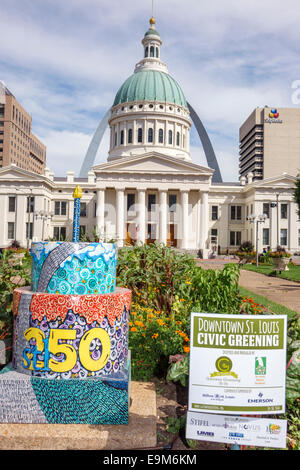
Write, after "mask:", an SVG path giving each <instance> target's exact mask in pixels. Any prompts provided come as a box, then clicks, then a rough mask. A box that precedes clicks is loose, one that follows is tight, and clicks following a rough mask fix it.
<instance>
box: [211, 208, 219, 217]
mask: <svg viewBox="0 0 300 470" xmlns="http://www.w3.org/2000/svg"><path fill="white" fill-rule="evenodd" d="M211 220H218V206H212V207H211Z"/></svg>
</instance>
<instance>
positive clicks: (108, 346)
mask: <svg viewBox="0 0 300 470" xmlns="http://www.w3.org/2000/svg"><path fill="white" fill-rule="evenodd" d="M20 293H21V296H20ZM14 296H17V297H18V298H19V297H20V298H19V300H18V309H17V310H16V311H15V312H14V313H15V315H14V319H15V322H14V344H13V364H14V367H15V368H16V370H18V371H19V372H22V373H25V374H30V375H33V376H39V377H45V378H51V379H53V378H63V379H71V378H73V379H74V378H85V377H100V376H101V377H102V376H107V377H108V376H110V375H111V374H112V373H116V372H118V371H120V370H122V369H123V368H124V366H125V365H126V361H127V358H128V325H129V312H130V301H131V291H130V290H128V289H119V288H118V289H117V290H116V292H115V293H113V294H103V295H93V296H72V295H70V296H69V295H56V294H43V293H33V292H31V291H30V290H28V289H26V288H19V289H16V290H15V292H14ZM15 303H16V302H15Z"/></svg>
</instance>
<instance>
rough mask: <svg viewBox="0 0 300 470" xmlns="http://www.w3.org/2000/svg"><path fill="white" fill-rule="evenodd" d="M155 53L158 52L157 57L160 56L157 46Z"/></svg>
mask: <svg viewBox="0 0 300 470" xmlns="http://www.w3.org/2000/svg"><path fill="white" fill-rule="evenodd" d="M155 54H156V57H157V58H158V56H159V52H158V47H156V48H155Z"/></svg>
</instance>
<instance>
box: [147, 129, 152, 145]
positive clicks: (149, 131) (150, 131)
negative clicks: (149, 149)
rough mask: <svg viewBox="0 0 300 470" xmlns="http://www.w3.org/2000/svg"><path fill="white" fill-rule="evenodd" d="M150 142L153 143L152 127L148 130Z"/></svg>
mask: <svg viewBox="0 0 300 470" xmlns="http://www.w3.org/2000/svg"><path fill="white" fill-rule="evenodd" d="M148 142H153V129H152V127H150V128H149V129H148Z"/></svg>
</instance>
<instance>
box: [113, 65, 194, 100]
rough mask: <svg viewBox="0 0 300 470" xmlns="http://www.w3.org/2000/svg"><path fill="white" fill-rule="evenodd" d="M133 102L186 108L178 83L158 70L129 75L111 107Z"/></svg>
mask: <svg viewBox="0 0 300 470" xmlns="http://www.w3.org/2000/svg"><path fill="white" fill-rule="evenodd" d="M134 101H163V102H166V103H174V104H177V105H179V106H185V107H186V108H187V102H186V99H185V97H184V94H183V92H182V90H181V88H180V86H179V85H178V83H177V82H176V81H175V80H174V78H172V77H171V76H170V75H169V74H167V73H164V72H161V71H158V70H141V71H139V72H136V73H134V74H133V75H131V76H130V77H129V78H128V79H127V80H126V81H125V82H124V83H123V85H122V86H121V88H120V89H119V91H118V93H117V94H116V97H115V101H114V104H113V106H116V105H118V104H121V103H129V102H134Z"/></svg>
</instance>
